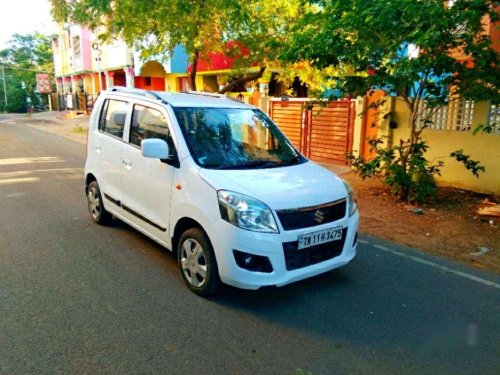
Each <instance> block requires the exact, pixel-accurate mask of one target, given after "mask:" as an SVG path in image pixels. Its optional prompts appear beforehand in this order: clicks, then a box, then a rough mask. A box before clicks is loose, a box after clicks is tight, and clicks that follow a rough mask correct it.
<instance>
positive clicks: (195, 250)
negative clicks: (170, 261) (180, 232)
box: [180, 238, 207, 288]
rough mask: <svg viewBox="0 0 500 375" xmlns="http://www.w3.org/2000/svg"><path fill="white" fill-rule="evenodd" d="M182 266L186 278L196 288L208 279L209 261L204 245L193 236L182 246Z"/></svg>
mask: <svg viewBox="0 0 500 375" xmlns="http://www.w3.org/2000/svg"><path fill="white" fill-rule="evenodd" d="M180 260H181V267H182V272H183V274H184V277H185V278H186V280H187V281H188V282H189V284H191V285H192V286H194V287H195V288H201V287H202V286H203V285H204V284H205V282H206V280H207V261H206V258H205V252H204V251H203V247H202V246H201V245H200V243H199V242H198V241H196V240H195V239H193V238H188V239H186V240H185V241H184V243H183V244H182V247H181V256H180Z"/></svg>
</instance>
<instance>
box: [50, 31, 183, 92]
mask: <svg viewBox="0 0 500 375" xmlns="http://www.w3.org/2000/svg"><path fill="white" fill-rule="evenodd" d="M52 46H53V57H54V70H55V72H54V73H55V80H56V87H57V93H58V94H78V93H86V94H92V95H97V94H98V93H99V92H100V91H102V90H106V89H107V88H108V87H112V86H124V87H137V88H142V89H150V90H161V91H163V90H166V91H178V88H179V87H180V85H179V83H178V80H177V78H182V77H185V76H186V70H187V54H186V52H185V51H184V49H183V48H182V47H180V46H179V47H177V48H175V50H174V51H173V54H172V56H171V57H170V58H169V59H168V60H167V61H166V62H160V61H157V60H154V59H151V60H146V61H144V60H143V59H141V58H140V54H139V53H138V52H137V51H136V50H135V49H133V48H132V47H130V46H128V45H127V44H126V43H125V42H123V41H113V42H110V43H101V42H100V41H99V40H98V38H97V35H96V34H95V33H93V32H91V31H90V30H89V29H88V28H86V27H81V26H79V25H59V29H58V32H57V34H56V35H53V37H52Z"/></svg>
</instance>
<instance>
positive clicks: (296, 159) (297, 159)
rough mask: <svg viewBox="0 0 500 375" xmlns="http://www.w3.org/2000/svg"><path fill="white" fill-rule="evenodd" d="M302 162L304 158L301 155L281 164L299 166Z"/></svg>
mask: <svg viewBox="0 0 500 375" xmlns="http://www.w3.org/2000/svg"><path fill="white" fill-rule="evenodd" d="M300 161H302V157H301V156H300V155H298V154H297V155H294V156H292V157H291V158H290V159H288V160H285V161H283V162H281V163H282V164H297V163H298V162H300Z"/></svg>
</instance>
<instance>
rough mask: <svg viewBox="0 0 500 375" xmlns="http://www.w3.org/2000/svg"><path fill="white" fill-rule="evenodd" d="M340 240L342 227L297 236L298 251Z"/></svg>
mask: <svg viewBox="0 0 500 375" xmlns="http://www.w3.org/2000/svg"><path fill="white" fill-rule="evenodd" d="M340 239H342V227H335V228H330V229H324V230H320V231H317V232H312V233H307V234H302V235H300V236H299V246H298V248H299V250H301V249H306V248H308V247H311V246H316V245H321V244H323V243H326V242H332V241H338V240H340Z"/></svg>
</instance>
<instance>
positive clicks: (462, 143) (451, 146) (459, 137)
mask: <svg viewBox="0 0 500 375" xmlns="http://www.w3.org/2000/svg"><path fill="white" fill-rule="evenodd" d="M392 101H393V103H392V119H393V121H395V122H396V123H397V124H398V127H397V129H390V130H389V129H388V127H387V124H384V125H385V126H384V125H383V126H382V127H381V129H380V130H379V135H380V134H389V135H390V138H392V140H393V142H397V141H398V140H399V139H401V138H403V139H408V137H409V126H408V119H409V113H408V109H407V107H406V104H405V103H404V102H403V100H402V99H400V98H393V99H392ZM488 108H489V104H488V103H485V102H481V103H476V104H475V107H474V117H473V121H472V126H473V128H474V127H475V126H477V125H479V124H484V123H485V122H486V120H487V111H488ZM391 135H392V136H391ZM422 135H423V138H424V139H425V140H426V141H427V142H428V143H429V145H430V148H429V151H428V152H427V154H426V157H427V159H428V160H442V161H444V162H445V166H444V167H443V168H442V170H441V173H442V176H441V177H440V176H437V177H436V180H437V182H438V183H440V184H443V185H453V186H456V187H460V188H464V189H468V190H473V191H477V192H482V193H494V194H500V135H498V134H477V135H473V134H472V130H470V131H450V130H431V129H425V130H424V132H423V134H422ZM458 149H463V151H464V153H465V154H467V155H470V156H471V158H472V159H473V160H479V161H480V162H481V165H483V166H484V167H485V168H486V172H484V173H480V175H479V176H480V177H479V178H476V177H475V176H474V175H472V173H470V172H469V171H468V170H466V169H465V167H464V166H463V164H461V163H459V162H457V161H455V160H454V159H452V158H450V157H447V156H449V155H450V153H451V152H452V151H455V150H458ZM443 156H444V158H442V159H436V158H441V157H443Z"/></svg>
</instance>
